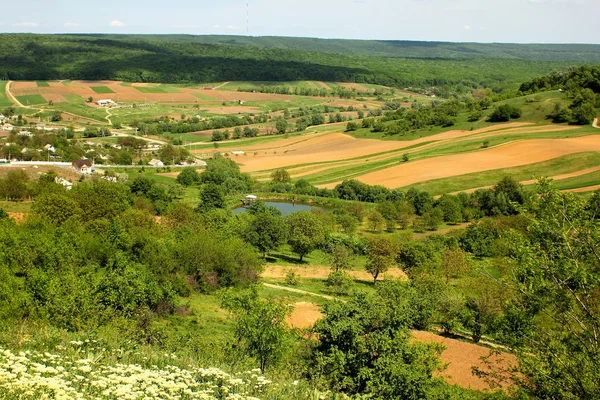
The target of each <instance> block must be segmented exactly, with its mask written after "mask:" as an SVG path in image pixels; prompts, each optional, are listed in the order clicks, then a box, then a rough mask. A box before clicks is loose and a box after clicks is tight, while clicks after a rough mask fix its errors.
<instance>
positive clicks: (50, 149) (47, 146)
mask: <svg viewBox="0 0 600 400" xmlns="http://www.w3.org/2000/svg"><path fill="white" fill-rule="evenodd" d="M44 150H46V151H49V152H50V153H56V148H55V147H54V146H52V145H51V144H47V145H45V146H44Z"/></svg>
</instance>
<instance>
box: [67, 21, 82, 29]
mask: <svg viewBox="0 0 600 400" xmlns="http://www.w3.org/2000/svg"><path fill="white" fill-rule="evenodd" d="M64 27H65V28H78V27H79V24H76V23H75V22H65V24H64Z"/></svg>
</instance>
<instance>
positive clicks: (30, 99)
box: [15, 94, 47, 106]
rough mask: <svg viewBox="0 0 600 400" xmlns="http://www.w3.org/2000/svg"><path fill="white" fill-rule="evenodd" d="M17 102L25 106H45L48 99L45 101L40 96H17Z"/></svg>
mask: <svg viewBox="0 0 600 400" xmlns="http://www.w3.org/2000/svg"><path fill="white" fill-rule="evenodd" d="M15 98H16V99H17V100H19V102H20V103H21V104H23V105H24V106H28V105H34V104H45V103H47V101H46V99H44V98H43V97H42V96H41V95H39V94H29V95H26V96H15Z"/></svg>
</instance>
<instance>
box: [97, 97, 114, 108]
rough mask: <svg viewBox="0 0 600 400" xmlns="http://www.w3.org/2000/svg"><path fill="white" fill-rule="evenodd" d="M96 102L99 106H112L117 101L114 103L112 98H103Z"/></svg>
mask: <svg viewBox="0 0 600 400" xmlns="http://www.w3.org/2000/svg"><path fill="white" fill-rule="evenodd" d="M96 104H98V105H99V106H101V107H104V106H114V105H116V104H117V103H115V102H114V101H112V100H110V99H103V100H98V101H97V102H96Z"/></svg>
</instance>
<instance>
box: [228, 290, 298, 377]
mask: <svg viewBox="0 0 600 400" xmlns="http://www.w3.org/2000/svg"><path fill="white" fill-rule="evenodd" d="M221 306H222V307H223V308H224V309H226V310H228V311H229V312H231V314H232V316H233V320H234V332H235V335H236V338H237V346H239V348H240V349H241V350H242V351H243V352H244V353H245V354H246V355H249V356H253V357H255V358H256V359H257V360H258V363H259V368H260V370H261V372H264V371H265V369H266V367H267V366H273V365H274V364H275V363H276V362H277V361H278V360H279V359H280V358H281V356H282V355H283V354H284V352H285V348H286V346H285V341H286V337H287V331H288V327H287V324H286V322H285V318H286V317H287V316H288V315H289V314H290V313H291V311H292V309H291V308H290V307H289V306H288V305H287V304H285V303H284V302H282V301H273V300H269V299H261V298H259V297H258V293H257V291H256V289H255V288H251V289H248V290H245V291H242V292H233V291H231V290H230V291H227V292H225V293H224V294H223V297H222V301H221Z"/></svg>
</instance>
